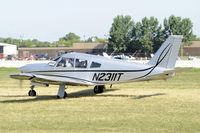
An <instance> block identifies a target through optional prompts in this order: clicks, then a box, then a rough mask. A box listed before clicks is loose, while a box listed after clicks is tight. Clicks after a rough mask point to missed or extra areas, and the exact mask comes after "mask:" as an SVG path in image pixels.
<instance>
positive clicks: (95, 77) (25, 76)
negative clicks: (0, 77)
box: [10, 35, 182, 98]
mask: <svg viewBox="0 0 200 133" xmlns="http://www.w3.org/2000/svg"><path fill="white" fill-rule="evenodd" d="M181 41H182V36H178V35H172V36H169V37H168V38H167V40H166V41H165V42H164V43H163V44H162V46H161V47H160V48H159V50H158V51H157V52H156V54H155V55H154V56H153V58H152V59H150V61H149V62H148V63H147V64H138V63H133V62H132V63H130V62H126V61H122V60H117V59H108V58H106V57H103V56H96V55H89V54H83V53H75V52H72V53H67V54H64V55H62V56H61V57H58V58H57V59H55V60H54V61H51V62H49V63H42V64H29V65H25V66H23V67H21V68H20V70H21V73H20V74H12V75H10V77H11V78H14V79H19V80H30V81H31V87H30V88H31V90H30V91H29V93H28V95H29V96H36V91H35V90H34V87H35V86H36V85H45V86H49V84H53V85H59V90H58V94H57V97H58V98H65V97H66V96H67V93H66V91H65V86H67V85H86V86H95V87H94V93H102V92H103V91H104V89H105V85H106V84H110V85H112V84H117V83H125V82H132V81H145V80H156V79H167V78H170V77H173V76H174V75H175V69H174V68H175V63H176V59H177V56H178V52H179V48H180V44H181Z"/></svg>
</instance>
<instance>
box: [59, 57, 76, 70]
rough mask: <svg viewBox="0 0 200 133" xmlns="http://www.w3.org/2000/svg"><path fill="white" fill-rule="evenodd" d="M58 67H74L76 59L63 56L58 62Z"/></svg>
mask: <svg viewBox="0 0 200 133" xmlns="http://www.w3.org/2000/svg"><path fill="white" fill-rule="evenodd" d="M57 67H68V68H72V67H74V59H73V58H65V57H62V59H61V60H60V61H59V62H58V64H57Z"/></svg>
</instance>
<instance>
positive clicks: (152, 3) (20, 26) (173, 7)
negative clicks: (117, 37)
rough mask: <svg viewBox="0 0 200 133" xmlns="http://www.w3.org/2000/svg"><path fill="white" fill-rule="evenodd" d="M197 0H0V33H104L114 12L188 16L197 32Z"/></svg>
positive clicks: (49, 36) (48, 36)
mask: <svg viewBox="0 0 200 133" xmlns="http://www.w3.org/2000/svg"><path fill="white" fill-rule="evenodd" d="M199 13H200V1H199V0H190V1H189V0H185V1H183V0H167V1H164V0H98V1H97V0H0V37H14V38H24V39H33V38H36V39H39V40H42V41H56V40H58V38H59V37H62V36H64V35H65V34H66V33H68V32H74V33H76V34H77V35H79V36H80V37H81V38H82V39H84V36H85V38H88V37H90V36H93V35H95V36H98V37H105V36H106V35H108V33H109V29H110V27H111V24H112V22H113V18H114V17H115V16H117V15H130V16H131V17H132V18H133V20H134V21H140V20H141V19H142V18H144V17H145V16H147V17H150V16H154V17H156V18H158V19H159V21H160V23H163V19H164V18H166V17H167V18H168V17H169V16H170V15H172V14H174V15H175V16H181V17H182V18H186V17H187V18H190V19H191V20H192V22H193V31H194V34H196V35H198V36H200V16H199Z"/></svg>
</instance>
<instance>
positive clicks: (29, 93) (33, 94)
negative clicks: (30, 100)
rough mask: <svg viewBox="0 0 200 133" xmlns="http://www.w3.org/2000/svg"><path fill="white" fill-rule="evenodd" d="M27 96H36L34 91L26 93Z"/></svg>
mask: <svg viewBox="0 0 200 133" xmlns="http://www.w3.org/2000/svg"><path fill="white" fill-rule="evenodd" d="M28 95H29V96H32V97H33V96H36V95H37V94H36V91H35V90H30V91H29V92H28Z"/></svg>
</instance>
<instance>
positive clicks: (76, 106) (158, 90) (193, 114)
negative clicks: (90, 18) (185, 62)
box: [0, 68, 200, 133]
mask: <svg viewBox="0 0 200 133" xmlns="http://www.w3.org/2000/svg"><path fill="white" fill-rule="evenodd" d="M16 72H18V71H17V69H13V68H12V69H10V68H9V69H8V68H0V132H2V133H3V132H9V133H10V132H20V133H27V132H48V133H49V132H50V133H51V132H52V133H54V132H58V133H62V132H63V133H66V132H131V133H132V132H147V133H149V132H152V133H155V132H158V133H160V132H167V133H172V132H180V133H184V132H185V133H188V132H190V133H191V132H194V133H196V132H200V69H190V70H185V71H182V72H180V73H177V75H176V76H175V77H174V78H172V79H169V80H166V81H163V80H161V81H151V82H136V83H128V84H119V85H113V88H112V89H110V88H109V86H107V88H108V89H107V91H106V92H105V93H103V94H99V95H94V94H93V90H92V88H93V87H80V86H77V87H71V86H70V87H69V88H68V93H69V97H68V98H66V99H56V98H55V95H56V93H57V90H58V89H57V88H58V87H57V86H50V87H49V88H46V87H37V88H36V91H37V93H38V96H37V97H28V96H27V92H28V90H29V82H24V83H23V85H22V86H21V88H20V87H19V81H17V80H13V79H10V78H9V74H10V73H16Z"/></svg>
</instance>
